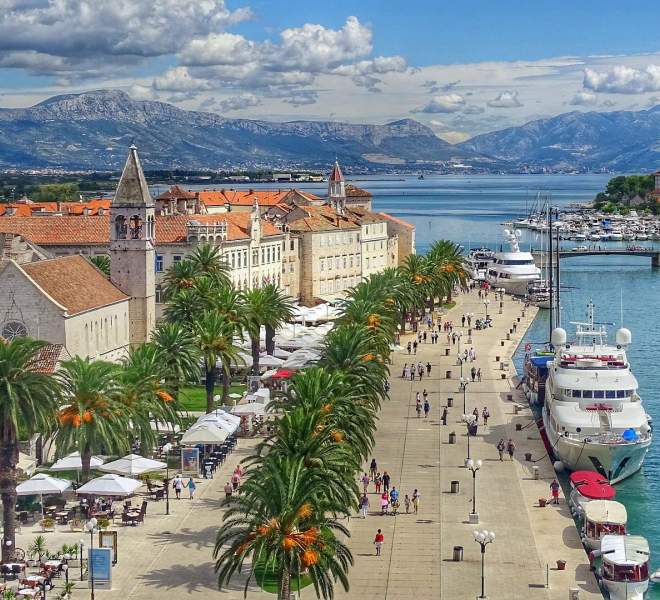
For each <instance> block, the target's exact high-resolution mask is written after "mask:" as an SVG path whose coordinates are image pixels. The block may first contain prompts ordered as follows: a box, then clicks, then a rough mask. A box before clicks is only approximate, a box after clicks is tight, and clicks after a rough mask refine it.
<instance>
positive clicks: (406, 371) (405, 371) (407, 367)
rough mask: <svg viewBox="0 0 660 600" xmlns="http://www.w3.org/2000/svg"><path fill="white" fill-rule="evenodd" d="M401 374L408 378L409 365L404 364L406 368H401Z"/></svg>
mask: <svg viewBox="0 0 660 600" xmlns="http://www.w3.org/2000/svg"><path fill="white" fill-rule="evenodd" d="M403 376H404V378H405V379H410V367H409V366H407V365H406V368H405V369H404V370H403Z"/></svg>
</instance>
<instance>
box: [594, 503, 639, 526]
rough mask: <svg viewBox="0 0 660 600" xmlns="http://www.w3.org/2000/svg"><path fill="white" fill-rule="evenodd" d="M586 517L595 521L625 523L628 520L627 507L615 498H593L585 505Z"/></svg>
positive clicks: (614, 523)
mask: <svg viewBox="0 0 660 600" xmlns="http://www.w3.org/2000/svg"><path fill="white" fill-rule="evenodd" d="M584 518H585V519H587V520H589V521H592V522H594V523H611V524H613V525H625V524H626V522H627V521H628V513H627V511H626V507H625V506H624V505H623V504H621V502H616V501H615V500H592V501H591V502H588V503H587V504H586V506H585V507H584Z"/></svg>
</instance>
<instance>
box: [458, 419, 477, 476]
mask: <svg viewBox="0 0 660 600" xmlns="http://www.w3.org/2000/svg"><path fill="white" fill-rule="evenodd" d="M461 421H462V422H463V423H465V427H466V430H467V457H466V458H465V466H466V467H467V465H468V462H470V429H471V428H472V427H473V426H474V424H475V423H476V422H477V417H475V416H474V415H466V414H464V415H462V416H461Z"/></svg>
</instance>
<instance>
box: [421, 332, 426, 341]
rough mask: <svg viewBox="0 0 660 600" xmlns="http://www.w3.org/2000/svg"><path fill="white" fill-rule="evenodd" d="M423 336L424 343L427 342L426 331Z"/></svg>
mask: <svg viewBox="0 0 660 600" xmlns="http://www.w3.org/2000/svg"><path fill="white" fill-rule="evenodd" d="M422 337H423V338H424V343H425V344H426V331H425V332H424V333H423V334H422Z"/></svg>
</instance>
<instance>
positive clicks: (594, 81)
mask: <svg viewBox="0 0 660 600" xmlns="http://www.w3.org/2000/svg"><path fill="white" fill-rule="evenodd" d="M583 85H584V87H585V88H586V89H588V90H592V91H594V92H608V93H610V94H644V93H646V92H657V91H660V66H659V65H647V66H646V67H645V68H643V69H635V68H633V67H628V66H625V65H615V66H614V67H612V68H611V69H609V70H608V71H604V72H601V71H595V70H593V69H585V70H584V80H583Z"/></svg>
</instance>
